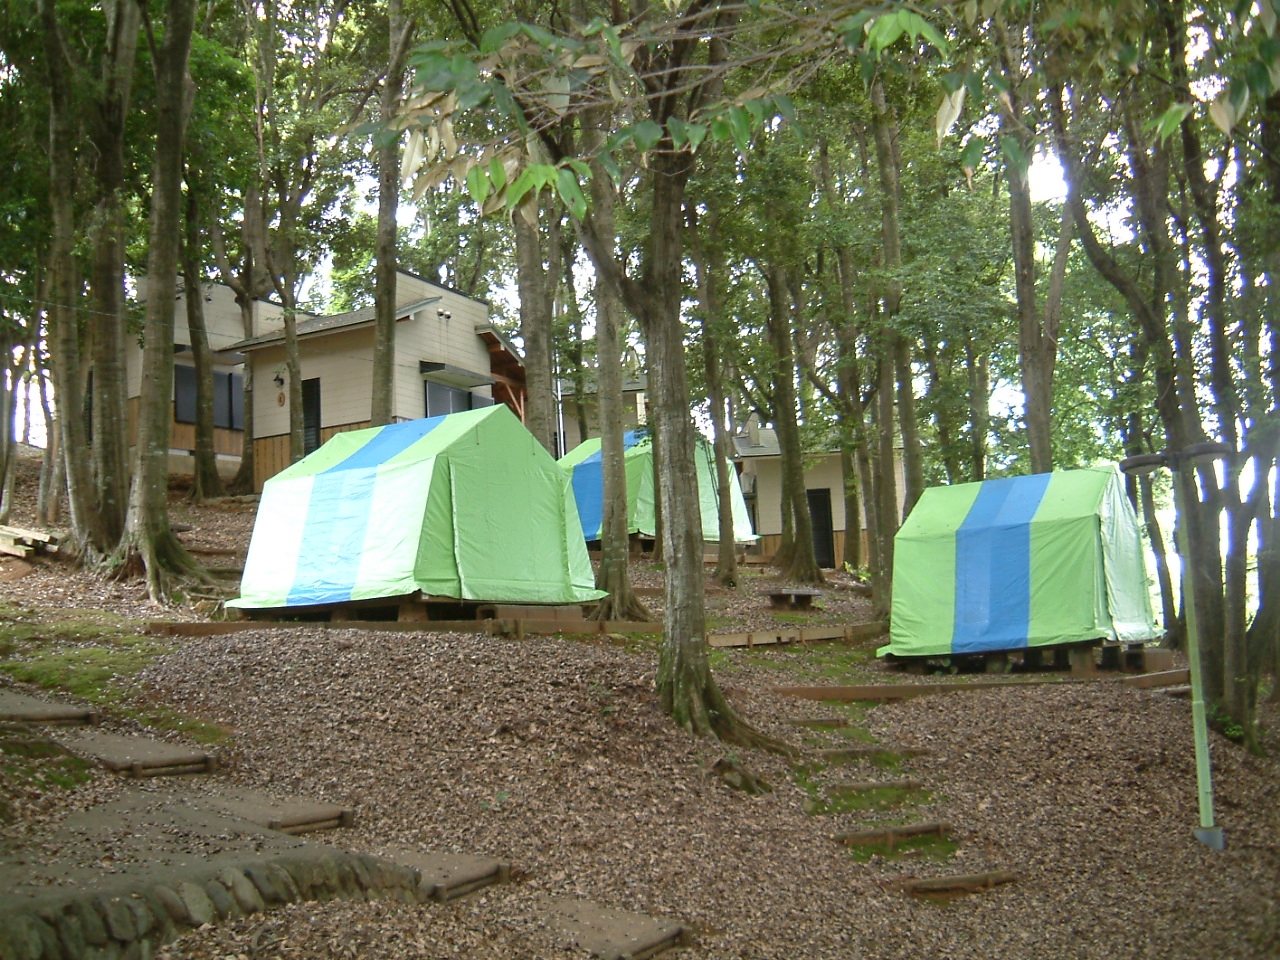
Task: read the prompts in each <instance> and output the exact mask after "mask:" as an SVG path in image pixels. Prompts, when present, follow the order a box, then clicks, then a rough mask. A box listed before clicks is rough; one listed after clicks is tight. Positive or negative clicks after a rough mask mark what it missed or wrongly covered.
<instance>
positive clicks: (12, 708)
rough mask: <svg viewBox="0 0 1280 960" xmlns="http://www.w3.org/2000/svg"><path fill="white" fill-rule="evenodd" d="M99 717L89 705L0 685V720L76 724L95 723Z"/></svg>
mask: <svg viewBox="0 0 1280 960" xmlns="http://www.w3.org/2000/svg"><path fill="white" fill-rule="evenodd" d="M98 719H99V715H98V712H97V711H96V710H91V709H89V708H88V707H76V706H72V705H71V704H69V703H59V702H58V701H56V700H42V699H39V698H37V697H29V696H27V695H26V694H25V693H18V692H17V691H16V690H10V689H8V688H6V687H0V722H3V723H25V724H29V725H31V726H43V725H51V726H52V725H65V726H75V725H78V724H95V723H97V722H98Z"/></svg>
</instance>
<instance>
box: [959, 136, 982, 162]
mask: <svg viewBox="0 0 1280 960" xmlns="http://www.w3.org/2000/svg"><path fill="white" fill-rule="evenodd" d="M984 146H986V144H985V143H983V141H982V139H981V138H980V137H970V138H969V142H968V143H966V144H965V145H964V149H963V150H961V151H960V166H962V167H964V169H966V170H977V169H978V164H979V163H981V162H982V150H983V147H984Z"/></svg>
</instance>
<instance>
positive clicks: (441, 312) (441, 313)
mask: <svg viewBox="0 0 1280 960" xmlns="http://www.w3.org/2000/svg"><path fill="white" fill-rule="evenodd" d="M436 316H437V317H440V318H441V319H442V320H452V319H453V314H452V313H450V312H449V311H448V310H446V309H444V308H443V307H437V308H436Z"/></svg>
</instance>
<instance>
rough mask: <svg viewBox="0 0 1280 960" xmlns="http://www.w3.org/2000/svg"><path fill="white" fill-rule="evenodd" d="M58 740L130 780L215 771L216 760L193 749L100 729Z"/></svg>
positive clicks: (66, 736)
mask: <svg viewBox="0 0 1280 960" xmlns="http://www.w3.org/2000/svg"><path fill="white" fill-rule="evenodd" d="M60 739H61V740H62V743H63V744H64V745H65V746H66V747H67V748H68V749H71V750H74V751H76V752H77V753H81V754H84V755H86V756H88V757H91V758H92V759H94V760H97V761H98V762H99V763H100V764H102V765H103V766H104V767H106V768H107V769H108V770H114V771H116V772H117V773H123V774H125V775H126V776H130V777H170V776H176V775H178V774H183V773H213V772H214V771H215V770H217V768H218V761H217V758H216V757H214V756H212V755H211V754H208V753H205V752H204V751H203V750H201V749H199V748H197V747H188V746H184V745H183V744H178V743H169V742H167V741H164V740H152V739H150V738H149V737H125V736H121V735H120V734H116V733H105V732H103V731H101V730H85V731H77V732H74V733H68V734H65V735H63V736H62V737H61V738H60Z"/></svg>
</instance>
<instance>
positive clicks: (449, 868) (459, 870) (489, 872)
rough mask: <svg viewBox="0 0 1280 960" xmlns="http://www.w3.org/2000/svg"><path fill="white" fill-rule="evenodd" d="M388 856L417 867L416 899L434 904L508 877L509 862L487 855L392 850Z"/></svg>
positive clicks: (398, 861) (407, 865) (502, 881)
mask: <svg viewBox="0 0 1280 960" xmlns="http://www.w3.org/2000/svg"><path fill="white" fill-rule="evenodd" d="M388 857H389V858H390V859H391V860H394V861H395V862H396V863H399V864H402V865H404V866H406V867H412V868H413V869H414V870H417V871H418V873H419V874H420V875H421V877H422V879H421V880H420V881H419V883H418V897H419V899H421V900H434V901H436V902H437V903H447V902H448V901H450V900H457V899H458V898H459V897H465V896H467V895H468V894H471V893H475V892H476V891H477V890H482V889H484V888H485V887H490V886H493V885H494V884H498V883H507V882H508V881H509V880H510V879H511V865H510V864H509V863H507V862H506V861H504V860H495V859H493V858H491V857H472V856H468V855H465V854H461V853H435V852H431V851H426V850H394V851H391V852H389V853H388Z"/></svg>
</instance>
